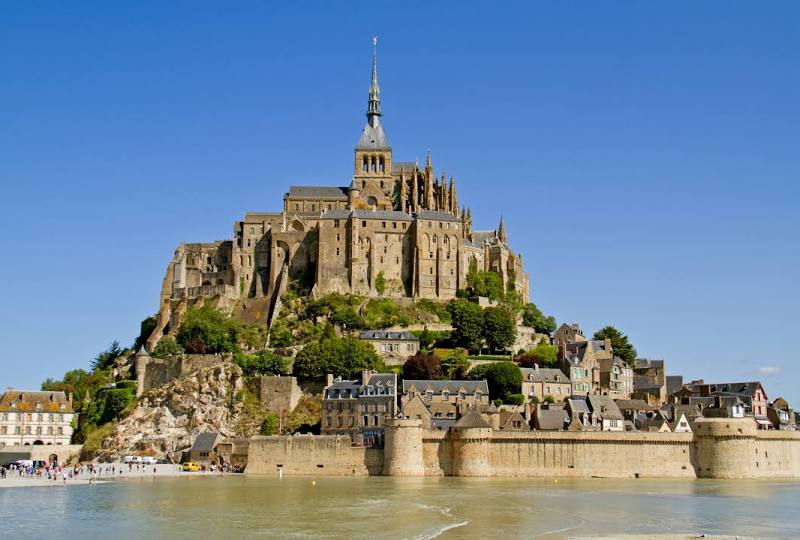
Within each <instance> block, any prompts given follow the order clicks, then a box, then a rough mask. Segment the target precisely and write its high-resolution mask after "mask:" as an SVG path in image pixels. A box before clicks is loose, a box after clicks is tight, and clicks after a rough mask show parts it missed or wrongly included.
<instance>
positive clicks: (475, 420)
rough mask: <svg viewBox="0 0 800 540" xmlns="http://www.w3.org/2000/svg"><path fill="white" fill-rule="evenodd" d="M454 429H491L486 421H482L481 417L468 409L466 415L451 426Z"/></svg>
mask: <svg viewBox="0 0 800 540" xmlns="http://www.w3.org/2000/svg"><path fill="white" fill-rule="evenodd" d="M453 427H455V428H488V427H491V426H490V425H489V423H488V422H486V420H484V419H483V416H481V415H480V414H478V412H477V411H475V410H474V409H470V410H469V411H467V414H465V415H464V416H462V417H461V418H459V419H458V420H456V423H455V424H453Z"/></svg>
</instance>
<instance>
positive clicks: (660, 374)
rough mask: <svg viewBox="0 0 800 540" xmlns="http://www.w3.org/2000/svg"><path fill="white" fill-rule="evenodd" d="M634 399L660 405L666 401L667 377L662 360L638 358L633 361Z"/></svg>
mask: <svg viewBox="0 0 800 540" xmlns="http://www.w3.org/2000/svg"><path fill="white" fill-rule="evenodd" d="M631 395H632V397H633V398H634V399H643V400H645V401H647V402H648V403H649V404H650V405H654V406H656V407H660V406H661V405H663V404H664V403H666V402H667V395H668V394H667V377H666V371H665V367H664V360H650V359H648V358H638V359H636V361H634V363H633V393H632V394H631Z"/></svg>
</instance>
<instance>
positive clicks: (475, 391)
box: [402, 379, 489, 406]
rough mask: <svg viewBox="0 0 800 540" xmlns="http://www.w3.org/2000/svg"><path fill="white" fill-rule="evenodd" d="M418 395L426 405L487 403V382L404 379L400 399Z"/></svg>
mask: <svg viewBox="0 0 800 540" xmlns="http://www.w3.org/2000/svg"><path fill="white" fill-rule="evenodd" d="M415 396H419V397H420V398H421V399H422V401H423V402H425V404H426V405H428V406H430V404H431V403H440V402H445V403H448V402H449V403H459V404H461V403H463V404H474V405H480V404H485V405H488V404H489V384H488V383H487V382H486V381H485V380H481V381H466V380H464V381H439V380H408V379H407V380H404V381H403V387H402V400H403V401H405V400H409V399H413V398H414V397H415Z"/></svg>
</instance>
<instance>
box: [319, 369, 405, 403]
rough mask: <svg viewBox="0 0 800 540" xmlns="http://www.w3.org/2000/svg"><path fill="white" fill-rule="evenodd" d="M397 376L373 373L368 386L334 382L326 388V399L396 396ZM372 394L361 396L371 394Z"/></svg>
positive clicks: (350, 382) (358, 383)
mask: <svg viewBox="0 0 800 540" xmlns="http://www.w3.org/2000/svg"><path fill="white" fill-rule="evenodd" d="M396 381H397V375H395V374H394V373H373V374H371V375H370V377H369V380H368V381H367V384H362V383H361V381H341V380H340V381H334V383H333V384H332V385H330V386H328V387H326V388H325V399H356V398H358V397H381V396H390V395H395V392H396V389H395V385H396ZM370 390H372V392H373V393H372V394H369V395H361V394H365V393H369V391H370Z"/></svg>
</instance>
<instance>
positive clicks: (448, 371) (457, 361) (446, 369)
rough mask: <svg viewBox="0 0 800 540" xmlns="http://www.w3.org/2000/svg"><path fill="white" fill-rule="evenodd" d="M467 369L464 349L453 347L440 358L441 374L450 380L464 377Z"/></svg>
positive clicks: (467, 362) (467, 361) (467, 363)
mask: <svg viewBox="0 0 800 540" xmlns="http://www.w3.org/2000/svg"><path fill="white" fill-rule="evenodd" d="M468 371H469V360H467V351H466V350H465V349H453V350H452V351H451V352H450V354H448V355H447V356H446V357H445V359H444V360H442V376H443V377H446V378H448V379H450V380H454V381H456V380H461V379H466V377H467V372H468Z"/></svg>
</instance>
